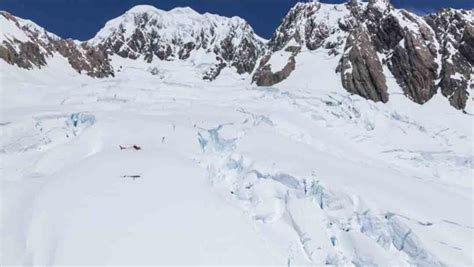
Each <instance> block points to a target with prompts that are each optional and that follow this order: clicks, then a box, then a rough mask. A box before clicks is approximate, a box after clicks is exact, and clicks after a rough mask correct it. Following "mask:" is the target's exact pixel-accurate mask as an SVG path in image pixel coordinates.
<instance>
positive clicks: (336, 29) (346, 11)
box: [254, 0, 474, 109]
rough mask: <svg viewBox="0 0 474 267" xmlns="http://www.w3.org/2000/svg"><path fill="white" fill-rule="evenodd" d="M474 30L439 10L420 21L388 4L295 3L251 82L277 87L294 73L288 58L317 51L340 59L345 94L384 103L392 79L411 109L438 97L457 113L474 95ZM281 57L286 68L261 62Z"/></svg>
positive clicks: (460, 15)
mask: <svg viewBox="0 0 474 267" xmlns="http://www.w3.org/2000/svg"><path fill="white" fill-rule="evenodd" d="M473 23H474V11H472V10H453V9H446V10H441V11H439V12H438V13H436V14H433V15H429V16H426V17H420V16H417V15H415V14H413V13H410V12H408V11H406V10H400V9H396V8H394V7H393V6H392V5H391V4H390V3H389V1H387V0H370V1H368V3H367V2H361V1H357V0H354V1H349V2H348V3H345V4H325V3H319V2H307V3H298V4H297V5H296V6H295V7H293V8H292V9H291V10H290V11H289V13H288V15H287V16H286V17H285V18H284V19H283V22H282V23H281V25H280V26H279V27H278V29H277V30H276V32H275V34H274V35H273V37H272V39H271V40H270V41H269V43H268V46H269V49H270V51H271V52H270V53H269V54H268V55H267V56H265V57H264V58H263V60H262V61H261V62H260V67H259V69H258V70H257V71H256V73H255V75H254V81H256V83H257V84H259V85H273V84H276V83H278V82H281V81H282V80H284V79H286V78H287V77H288V76H290V73H291V72H292V71H298V67H296V68H294V67H291V66H293V65H295V64H296V65H298V60H297V59H296V60H295V57H296V56H297V55H298V54H299V53H300V52H301V51H302V50H309V51H321V52H322V53H326V54H327V55H328V56H334V57H337V58H339V64H338V66H337V67H336V70H337V72H339V73H340V78H339V79H340V80H341V82H342V85H343V86H344V88H345V89H346V90H348V91H349V92H351V93H354V94H358V95H360V96H362V97H364V98H367V99H371V100H374V101H382V102H387V101H389V98H390V93H389V92H388V90H389V88H388V87H390V86H392V84H389V82H388V81H387V79H388V78H389V77H394V78H395V81H396V84H394V86H397V85H398V86H400V87H401V88H402V90H403V93H404V94H405V95H406V96H408V97H409V98H410V99H411V100H413V101H414V102H416V103H419V104H423V103H425V102H427V101H429V100H430V99H431V98H432V97H433V96H434V95H435V94H436V93H438V91H441V93H442V94H443V95H444V96H445V97H447V98H448V99H449V102H450V104H451V105H452V106H454V107H455V108H458V109H464V108H465V107H466V104H467V103H468V102H472V101H468V100H469V95H471V94H472V93H471V92H472V90H473V89H474V85H473V82H472V81H473V78H472V77H473V74H472V73H473V65H472V63H473V52H472V51H473V49H474V42H473V31H474V24H473ZM288 50H290V51H288ZM285 51H286V55H285V56H284V57H285V58H286V62H285V63H286V65H285V64H283V63H280V66H281V67H280V68H277V69H273V68H270V66H269V65H271V63H272V62H268V61H269V60H272V58H274V57H280V58H281V57H282V55H281V54H282V53H284V52H285ZM283 60H284V59H283ZM316 64H320V62H315V65H316ZM305 67H308V68H311V67H312V66H310V65H308V64H306V65H305ZM309 77H313V82H317V80H319V79H324V77H323V76H322V75H319V74H318V73H314V74H313V75H311V76H309ZM394 86H392V87H394Z"/></svg>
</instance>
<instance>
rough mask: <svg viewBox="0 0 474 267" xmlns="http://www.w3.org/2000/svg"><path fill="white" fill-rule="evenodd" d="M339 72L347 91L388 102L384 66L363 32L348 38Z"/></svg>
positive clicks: (354, 33)
mask: <svg viewBox="0 0 474 267" xmlns="http://www.w3.org/2000/svg"><path fill="white" fill-rule="evenodd" d="M338 71H340V72H341V78H342V85H343V87H344V88H345V89H346V90H347V91H349V92H351V93H353V94H358V95H360V96H362V97H364V98H367V99H372V100H374V101H382V102H384V103H385V102H387V101H388V93H387V85H386V81H385V76H384V74H383V69H382V64H381V63H380V61H379V59H378V57H377V53H376V51H375V49H374V47H373V46H371V45H370V39H369V36H368V34H367V33H366V32H364V31H363V30H360V31H354V32H353V33H351V35H350V36H349V37H348V39H347V43H346V48H345V52H344V55H343V56H342V58H341V61H340V65H339V68H338Z"/></svg>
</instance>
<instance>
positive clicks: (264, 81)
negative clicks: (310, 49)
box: [252, 55, 296, 86]
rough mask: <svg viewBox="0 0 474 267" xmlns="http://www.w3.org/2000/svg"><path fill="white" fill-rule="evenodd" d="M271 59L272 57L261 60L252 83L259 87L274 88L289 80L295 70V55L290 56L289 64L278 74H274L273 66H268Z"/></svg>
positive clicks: (277, 72)
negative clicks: (275, 85) (273, 86)
mask: <svg viewBox="0 0 474 267" xmlns="http://www.w3.org/2000/svg"><path fill="white" fill-rule="evenodd" d="M269 59H270V56H266V57H264V58H263V59H262V60H261V62H260V66H259V68H258V70H257V71H256V72H255V74H254V75H253V77H252V81H253V82H255V83H256V84H257V85H258V86H272V85H274V84H277V83H279V82H281V81H283V80H285V79H286V78H288V77H289V76H290V74H291V73H292V72H293V71H294V70H295V65H296V60H295V55H292V56H290V57H289V59H288V63H286V65H285V66H284V67H283V69H281V70H279V71H276V72H272V69H271V66H270V65H268V64H267V62H268V60H269Z"/></svg>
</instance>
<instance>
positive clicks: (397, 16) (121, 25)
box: [0, 0, 474, 110]
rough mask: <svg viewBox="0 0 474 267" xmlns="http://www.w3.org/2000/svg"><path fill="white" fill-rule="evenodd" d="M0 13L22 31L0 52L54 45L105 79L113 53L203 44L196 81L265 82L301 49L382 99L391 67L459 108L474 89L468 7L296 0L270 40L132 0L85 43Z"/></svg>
mask: <svg viewBox="0 0 474 267" xmlns="http://www.w3.org/2000/svg"><path fill="white" fill-rule="evenodd" d="M0 17H2V20H7V21H10V22H12V21H13V23H15V24H18V25H17V28H19V29H20V31H26V33H27V36H29V37H28V38H30V40H25V39H23V41H21V40H18V39H15V38H13V39H11V38H10V39H8V38H5V37H3V36H2V44H1V45H0V58H2V59H3V60H5V61H6V62H7V63H9V64H13V65H17V66H18V67H21V68H27V69H31V68H33V67H39V68H40V67H42V66H44V65H46V64H47V62H46V59H47V58H48V57H50V56H52V55H53V54H55V53H59V54H61V55H62V56H63V57H65V58H67V59H68V61H69V63H70V65H71V66H72V67H73V68H74V69H75V70H76V71H77V72H79V73H84V74H87V75H89V76H91V77H95V78H104V77H112V76H114V75H115V73H116V72H117V71H119V70H117V69H114V67H113V66H112V64H111V56H113V55H118V56H120V57H122V58H128V59H131V60H137V59H139V58H141V60H144V61H146V62H147V63H151V62H153V60H165V61H169V60H172V61H173V60H186V59H188V58H189V56H190V55H191V54H192V53H195V52H196V51H203V53H205V54H208V55H209V57H211V58H213V59H212V60H210V62H211V63H210V67H209V68H208V69H207V71H205V72H204V73H202V78H203V79H204V80H210V81H212V80H214V79H215V78H217V77H218V76H219V74H220V73H221V71H222V70H223V69H224V68H231V69H233V70H234V71H236V72H237V73H238V74H244V73H247V74H250V75H251V76H252V82H254V83H255V84H256V85H257V86H272V85H274V84H277V83H280V82H282V81H284V80H285V79H287V78H288V77H289V76H291V75H292V72H294V71H299V68H300V67H297V65H298V64H297V59H296V58H297V55H298V54H300V52H301V50H302V49H304V50H309V51H320V50H321V51H323V50H324V51H327V54H328V55H329V56H333V57H339V64H338V66H337V68H335V70H334V71H336V72H337V73H339V74H340V84H341V85H342V87H343V88H344V89H345V90H347V91H348V92H350V93H353V94H357V95H360V96H362V97H364V98H366V99H370V100H373V101H376V102H377V101H381V102H384V103H385V102H388V101H389V98H390V94H389V92H388V85H387V75H393V76H394V77H395V80H396V83H397V84H398V86H400V87H401V88H402V90H403V93H404V94H405V95H406V96H407V97H408V98H410V99H411V100H412V101H414V102H416V103H418V104H423V103H425V102H427V101H429V100H430V99H431V98H432V97H433V96H434V95H435V94H437V93H438V92H440V93H441V94H442V95H443V96H445V97H447V98H448V99H449V102H450V104H451V105H452V106H453V107H455V108H457V109H460V110H464V109H465V107H466V105H467V102H468V100H469V95H470V91H472V90H473V87H474V83H473V82H472V80H473V79H472V77H473V74H472V72H473V71H472V64H473V61H474V52H473V51H474V26H473V17H474V15H473V12H472V10H456V9H443V10H441V11H439V12H437V13H436V14H430V15H426V16H417V15H415V14H413V13H410V12H408V11H406V10H403V9H396V8H395V7H393V5H391V4H390V2H389V1H387V0H371V1H369V2H362V1H358V0H350V1H348V2H347V3H343V4H326V3H320V2H300V3H297V4H296V5H295V6H294V7H293V8H291V9H290V11H289V12H288V14H287V15H286V16H285V17H284V18H283V20H282V23H281V24H280V26H279V27H278V28H277V29H276V30H275V33H274V34H273V36H272V38H271V39H270V40H268V42H265V40H264V39H263V38H261V37H259V36H258V35H257V34H255V32H254V31H253V29H252V27H251V26H250V25H249V24H248V23H247V22H246V21H245V20H243V19H241V18H239V17H232V18H227V17H222V16H219V15H214V14H210V13H205V14H200V13H197V12H196V11H194V10H193V9H191V8H189V7H179V8H175V9H172V10H170V11H163V10H160V9H158V8H156V7H154V6H150V5H138V6H135V7H132V8H131V9H130V10H128V11H127V12H125V13H124V14H123V15H121V16H119V17H117V18H114V19H112V20H109V21H108V22H107V23H106V24H105V25H104V27H103V28H102V29H101V30H100V31H98V33H97V34H96V36H95V37H94V38H92V39H90V40H87V41H83V42H79V41H73V40H65V39H62V38H60V37H58V36H56V35H54V34H51V33H48V32H46V31H45V30H44V29H42V28H41V27H39V26H37V25H36V24H34V23H33V24H34V25H36V26H37V27H33V30H28V27H25V25H24V24H25V23H24V21H25V20H23V19H20V18H16V17H15V16H13V15H11V14H9V13H8V12H6V11H2V12H1V13H0ZM451 22H454V23H451ZM9 28H11V27H9ZM7 30H8V29H7ZM3 35H4V36H7V35H8V32H5V33H4V34H3ZM38 36H39V37H41V38H40V39H42V41H41V40H38ZM20 39H21V38H20ZM283 49H286V50H288V51H289V54H288V55H289V56H288V58H287V62H286V64H283V65H282V66H281V68H280V69H275V67H274V66H271V64H269V63H268V61H269V60H270V59H271V58H272V55H274V54H275V52H277V51H280V50H281V51H282V50H283ZM288 51H287V52H288ZM284 63H285V62H284ZM314 64H318V62H315V63H314ZM310 67H311V66H304V68H310ZM387 69H388V70H387ZM315 75H316V76H317V74H315Z"/></svg>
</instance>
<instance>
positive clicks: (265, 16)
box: [0, 0, 474, 40]
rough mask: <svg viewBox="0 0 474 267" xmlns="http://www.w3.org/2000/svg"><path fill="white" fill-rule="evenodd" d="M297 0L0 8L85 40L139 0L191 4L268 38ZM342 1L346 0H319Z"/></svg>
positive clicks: (443, 1) (438, 1) (22, 2)
mask: <svg viewBox="0 0 474 267" xmlns="http://www.w3.org/2000/svg"><path fill="white" fill-rule="evenodd" d="M296 2H298V1H296V0H1V1H0V9H1V10H6V11H8V12H10V13H12V14H14V15H16V16H19V17H22V18H28V19H31V20H33V21H34V22H36V23H38V24H39V25H40V26H43V27H44V28H46V29H47V30H48V31H50V32H53V33H55V34H58V35H59V36H61V37H65V38H74V39H78V40H87V39H90V38H92V37H93V36H94V35H95V33H96V32H97V31H98V30H99V29H100V28H101V27H102V26H103V25H104V24H105V22H107V21H108V20H109V19H111V18H114V17H117V16H119V15H121V14H123V13H124V12H125V11H127V10H128V9H130V8H131V7H133V6H135V5H138V4H150V5H153V6H156V7H158V8H160V9H164V10H169V9H172V8H173V7H177V6H190V7H192V8H193V9H195V10H196V11H198V12H200V13H204V12H210V13H216V14H220V15H223V16H239V17H242V18H244V19H246V20H247V21H248V22H249V23H250V24H251V25H252V27H253V28H254V29H255V31H256V32H257V34H259V35H261V36H262V37H266V38H269V37H270V36H271V34H272V33H273V31H274V29H275V28H276V27H277V26H278V24H279V23H280V21H281V19H282V17H283V16H284V15H285V14H286V13H287V12H288V10H289V9H290V8H291V7H292V6H293V5H294V4H295V3H296ZM321 2H326V3H342V2H346V1H345V0H321ZM392 4H394V5H395V6H396V7H400V8H405V9H408V10H411V11H413V12H415V13H418V14H424V13H429V12H433V11H436V10H438V9H440V8H442V7H453V8H465V9H472V8H474V0H392Z"/></svg>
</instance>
